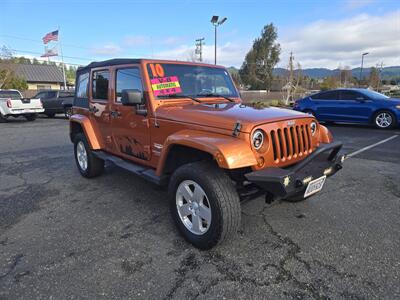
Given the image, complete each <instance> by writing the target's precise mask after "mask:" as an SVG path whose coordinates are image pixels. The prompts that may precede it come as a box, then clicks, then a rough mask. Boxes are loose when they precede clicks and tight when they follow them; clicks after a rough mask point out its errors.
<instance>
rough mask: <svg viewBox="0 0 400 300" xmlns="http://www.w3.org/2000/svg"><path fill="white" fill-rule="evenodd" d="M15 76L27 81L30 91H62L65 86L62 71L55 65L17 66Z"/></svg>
mask: <svg viewBox="0 0 400 300" xmlns="http://www.w3.org/2000/svg"><path fill="white" fill-rule="evenodd" d="M15 75H16V76H18V77H20V78H23V79H25V80H26V83H27V84H28V90H36V91H37V90H60V89H61V87H63V85H64V77H63V73H62V70H60V69H59V68H58V67H57V66H55V65H29V64H16V65H15Z"/></svg>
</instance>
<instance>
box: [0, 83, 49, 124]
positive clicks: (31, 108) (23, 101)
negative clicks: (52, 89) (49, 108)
mask: <svg viewBox="0 0 400 300" xmlns="http://www.w3.org/2000/svg"><path fill="white" fill-rule="evenodd" d="M43 112H44V108H43V105H42V102H41V101H40V99H29V98H24V97H23V96H22V94H21V93H20V92H19V91H18V90H0V122H5V121H7V119H8V118H9V117H14V118H16V117H20V116H22V117H25V118H26V119H27V120H28V121H34V120H35V119H36V117H37V115H38V114H40V113H43Z"/></svg>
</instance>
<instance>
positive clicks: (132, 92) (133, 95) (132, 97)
mask: <svg viewBox="0 0 400 300" xmlns="http://www.w3.org/2000/svg"><path fill="white" fill-rule="evenodd" d="M121 103H122V105H128V106H129V105H136V104H142V103H143V94H142V92H141V91H139V90H137V89H129V90H122V95H121Z"/></svg>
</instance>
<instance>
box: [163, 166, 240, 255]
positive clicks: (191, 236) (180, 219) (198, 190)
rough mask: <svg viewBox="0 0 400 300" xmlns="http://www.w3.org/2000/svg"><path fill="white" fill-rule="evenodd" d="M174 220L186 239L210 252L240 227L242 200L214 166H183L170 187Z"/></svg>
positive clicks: (224, 176)
mask: <svg viewBox="0 0 400 300" xmlns="http://www.w3.org/2000/svg"><path fill="white" fill-rule="evenodd" d="M169 198H170V209H171V214H172V218H173V219H174V221H175V224H176V226H177V228H178V229H179V231H180V232H181V234H182V235H183V236H184V238H185V239H186V240H187V241H188V242H190V243H192V244H193V245H194V246H195V247H197V248H199V249H210V248H212V247H214V246H215V245H217V244H218V243H221V242H223V241H224V240H226V239H227V238H229V237H231V236H233V235H234V234H235V233H236V232H237V230H238V228H239V226H240V217H241V215H240V214H241V210H240V200H239V196H238V194H237V192H236V189H235V187H234V185H233V184H232V181H231V180H230V178H229V177H228V176H227V175H226V174H225V173H224V172H223V170H221V169H219V168H218V167H217V166H215V165H213V164H212V163H211V162H195V163H189V164H186V165H183V166H182V167H180V168H179V169H178V170H176V171H175V173H174V174H173V176H172V178H171V181H170V184H169Z"/></svg>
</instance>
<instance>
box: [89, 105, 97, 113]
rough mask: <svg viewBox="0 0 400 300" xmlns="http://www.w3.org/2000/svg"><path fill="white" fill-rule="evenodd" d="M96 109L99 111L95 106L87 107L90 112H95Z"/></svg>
mask: <svg viewBox="0 0 400 300" xmlns="http://www.w3.org/2000/svg"><path fill="white" fill-rule="evenodd" d="M98 111H99V109H98V108H97V107H96V106H91V107H89V112H91V113H97V112H98Z"/></svg>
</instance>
